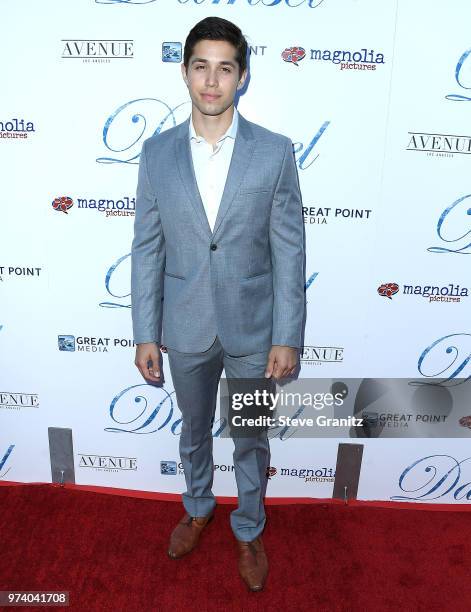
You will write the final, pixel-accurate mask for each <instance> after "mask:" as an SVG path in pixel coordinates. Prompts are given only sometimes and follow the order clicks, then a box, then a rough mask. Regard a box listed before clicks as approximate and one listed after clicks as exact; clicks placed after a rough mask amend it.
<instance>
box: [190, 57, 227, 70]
mask: <svg viewBox="0 0 471 612" xmlns="http://www.w3.org/2000/svg"><path fill="white" fill-rule="evenodd" d="M196 62H203V64H207V63H208V60H207V59H204V58H202V57H194V58H193V59H192V60H191V62H190V63H191V64H195V63H196ZM218 64H221V65H226V66H232V67H233V68H237V66H236V64H235V62H231V61H230V60H223V61H221V62H218Z"/></svg>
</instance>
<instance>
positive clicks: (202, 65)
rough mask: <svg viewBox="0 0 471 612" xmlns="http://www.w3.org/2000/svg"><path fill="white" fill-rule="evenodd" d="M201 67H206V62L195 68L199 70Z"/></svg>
mask: <svg viewBox="0 0 471 612" xmlns="http://www.w3.org/2000/svg"><path fill="white" fill-rule="evenodd" d="M200 68H204V64H200V65H199V66H196V68H195V70H199V69H200Z"/></svg>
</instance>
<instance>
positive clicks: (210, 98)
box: [201, 94, 221, 102]
mask: <svg viewBox="0 0 471 612" xmlns="http://www.w3.org/2000/svg"><path fill="white" fill-rule="evenodd" d="M201 97H202V98H203V100H206V101H207V102H212V101H213V100H217V99H218V98H220V97H221V96H218V95H215V94H201Z"/></svg>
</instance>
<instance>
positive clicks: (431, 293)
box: [376, 283, 469, 304]
mask: <svg viewBox="0 0 471 612" xmlns="http://www.w3.org/2000/svg"><path fill="white" fill-rule="evenodd" d="M376 292H377V294H378V295H380V296H381V297H385V298H388V299H389V300H392V299H393V296H395V295H397V294H400V295H406V296H420V297H423V298H425V299H426V300H427V301H428V302H440V303H443V302H448V303H454V304H456V303H459V302H461V301H462V298H467V297H469V289H468V288H467V287H461V286H460V285H455V284H453V283H449V284H447V285H441V286H440V285H414V284H410V285H406V284H403V285H402V291H401V285H399V284H398V283H383V284H382V285H380V286H379V287H378V288H377V289H376ZM394 299H396V298H394Z"/></svg>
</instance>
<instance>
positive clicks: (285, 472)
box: [266, 465, 335, 483]
mask: <svg viewBox="0 0 471 612" xmlns="http://www.w3.org/2000/svg"><path fill="white" fill-rule="evenodd" d="M266 474H267V478H268V479H269V480H271V479H272V478H273V477H275V476H277V478H278V477H281V476H285V477H289V478H298V479H303V480H304V482H312V483H322V482H334V480H335V469H334V468H328V467H322V468H317V469H316V468H307V467H306V468H300V467H296V468H287V467H282V468H277V467H274V466H272V465H270V466H269V467H268V468H267V472H266Z"/></svg>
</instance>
